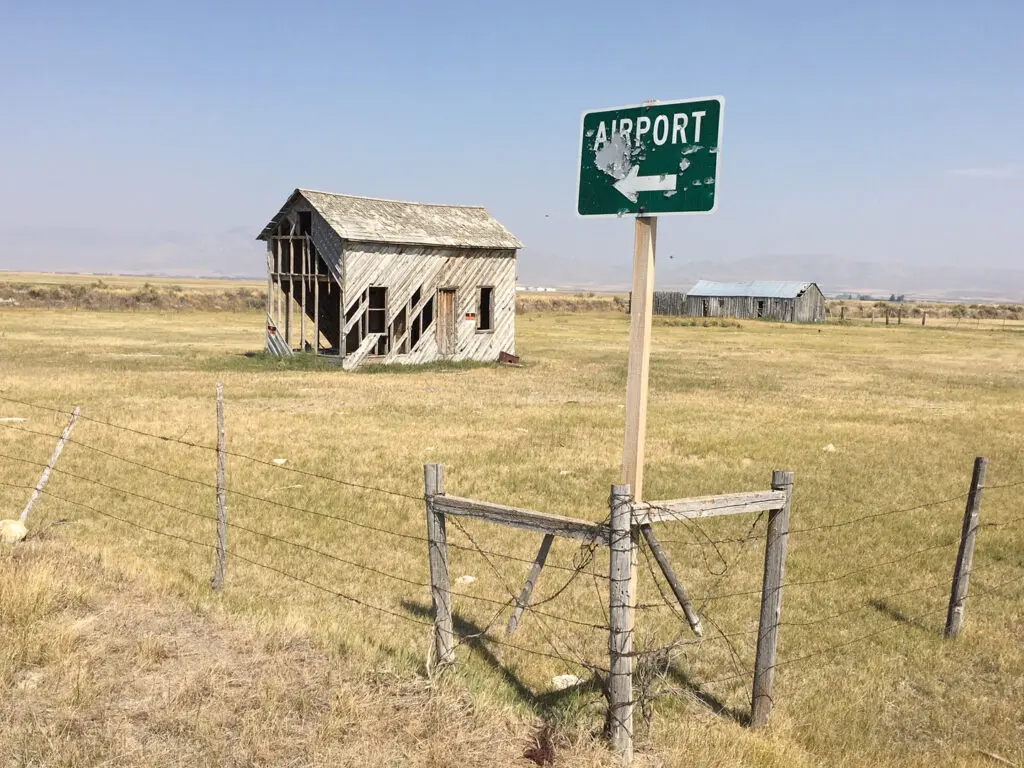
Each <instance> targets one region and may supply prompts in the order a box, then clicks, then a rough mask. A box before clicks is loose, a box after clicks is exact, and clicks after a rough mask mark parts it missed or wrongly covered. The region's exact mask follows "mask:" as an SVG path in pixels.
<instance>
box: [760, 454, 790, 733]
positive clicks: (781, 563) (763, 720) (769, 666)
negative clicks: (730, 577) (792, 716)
mask: <svg viewBox="0 0 1024 768" xmlns="http://www.w3.org/2000/svg"><path fill="white" fill-rule="evenodd" d="M772 490H773V491H785V492H786V503H785V504H784V505H783V507H782V509H778V510H775V511H773V512H769V513H768V534H767V537H766V541H765V546H764V581H763V582H762V585H761V621H760V623H759V624H758V629H757V660H756V661H755V662H754V690H753V695H752V697H751V706H750V710H751V712H750V725H751V727H753V728H760V727H762V726H765V725H768V718H769V717H771V714H772V683H773V681H774V679H775V652H776V650H777V648H778V642H779V620H780V618H781V615H782V579H783V575H784V573H785V570H786V545H787V543H788V541H789V510H790V507H791V506H792V502H793V473H792V472H782V471H778V470H777V471H776V472H775V473H774V474H772Z"/></svg>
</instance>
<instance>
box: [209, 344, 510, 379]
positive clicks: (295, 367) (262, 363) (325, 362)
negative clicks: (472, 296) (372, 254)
mask: <svg viewBox="0 0 1024 768" xmlns="http://www.w3.org/2000/svg"><path fill="white" fill-rule="evenodd" d="M205 367H206V368H207V369H209V370H216V371H240V372H243V373H248V372H258V371H324V372H327V371H330V372H337V373H346V374H356V375H360V376H367V375H369V376H373V375H399V374H417V373H447V374H457V373H468V372H469V371H472V370H477V369H485V370H513V369H511V368H510V367H509V366H506V365H502V364H500V363H482V362H477V361H475V360H460V361H457V362H456V361H451V360H438V361H436V362H433V363H422V364H419V365H407V364H403V363H392V364H389V365H382V364H380V363H376V364H368V365H363V366H360V367H359V368H357V369H356V370H354V371H345V370H344V369H343V368H342V367H341V360H339V359H338V358H337V357H336V356H334V355H324V354H320V355H314V354H313V353H312V352H296V353H295V354H293V355H291V356H290V357H279V356H278V355H272V354H270V353H269V352H267V351H266V350H259V351H251V352H243V353H241V354H238V355H231V356H229V357H218V358H215V359H213V360H210V361H209V362H207V364H206V366H205ZM522 367H528V366H522Z"/></svg>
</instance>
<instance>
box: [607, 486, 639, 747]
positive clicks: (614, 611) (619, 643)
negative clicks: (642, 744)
mask: <svg viewBox="0 0 1024 768" xmlns="http://www.w3.org/2000/svg"><path fill="white" fill-rule="evenodd" d="M608 544H609V546H608V549H609V551H610V553H611V557H610V562H609V572H608V579H609V598H608V624H609V636H608V654H609V660H610V662H611V663H610V666H609V668H610V670H611V674H610V676H609V680H608V725H609V734H610V736H611V741H612V749H614V750H615V752H616V753H618V754H619V756H621V758H622V762H623V764H629V763H630V762H632V760H633V612H634V605H633V601H634V599H635V597H634V595H635V587H636V581H635V579H636V576H635V573H636V571H635V568H634V565H635V562H636V540H635V539H634V536H633V493H632V490H631V489H630V486H629V485H628V484H625V485H613V486H612V496H611V532H610V536H609V542H608Z"/></svg>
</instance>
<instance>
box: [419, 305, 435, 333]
mask: <svg viewBox="0 0 1024 768" xmlns="http://www.w3.org/2000/svg"><path fill="white" fill-rule="evenodd" d="M420 317H421V318H423V319H422V320H421V322H420V330H421V331H423V332H424V333H426V331H427V329H428V328H429V327H430V324H431V323H433V322H434V297H433V296H431V297H430V298H429V299H427V301H426V303H425V304H424V305H423V311H422V312H420Z"/></svg>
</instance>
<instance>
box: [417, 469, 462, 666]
mask: <svg viewBox="0 0 1024 768" xmlns="http://www.w3.org/2000/svg"><path fill="white" fill-rule="evenodd" d="M423 486H424V494H423V496H424V499H425V500H426V503H427V549H428V552H429V555H430V599H431V603H432V604H433V611H434V658H435V660H436V662H435V663H437V664H452V663H454V662H455V644H454V632H453V630H452V589H451V583H450V581H449V577H448V535H447V532H446V529H445V520H444V513H443V512H438V511H435V510H434V497H435V496H444V467H442V466H441V465H440V464H424V465H423Z"/></svg>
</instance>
